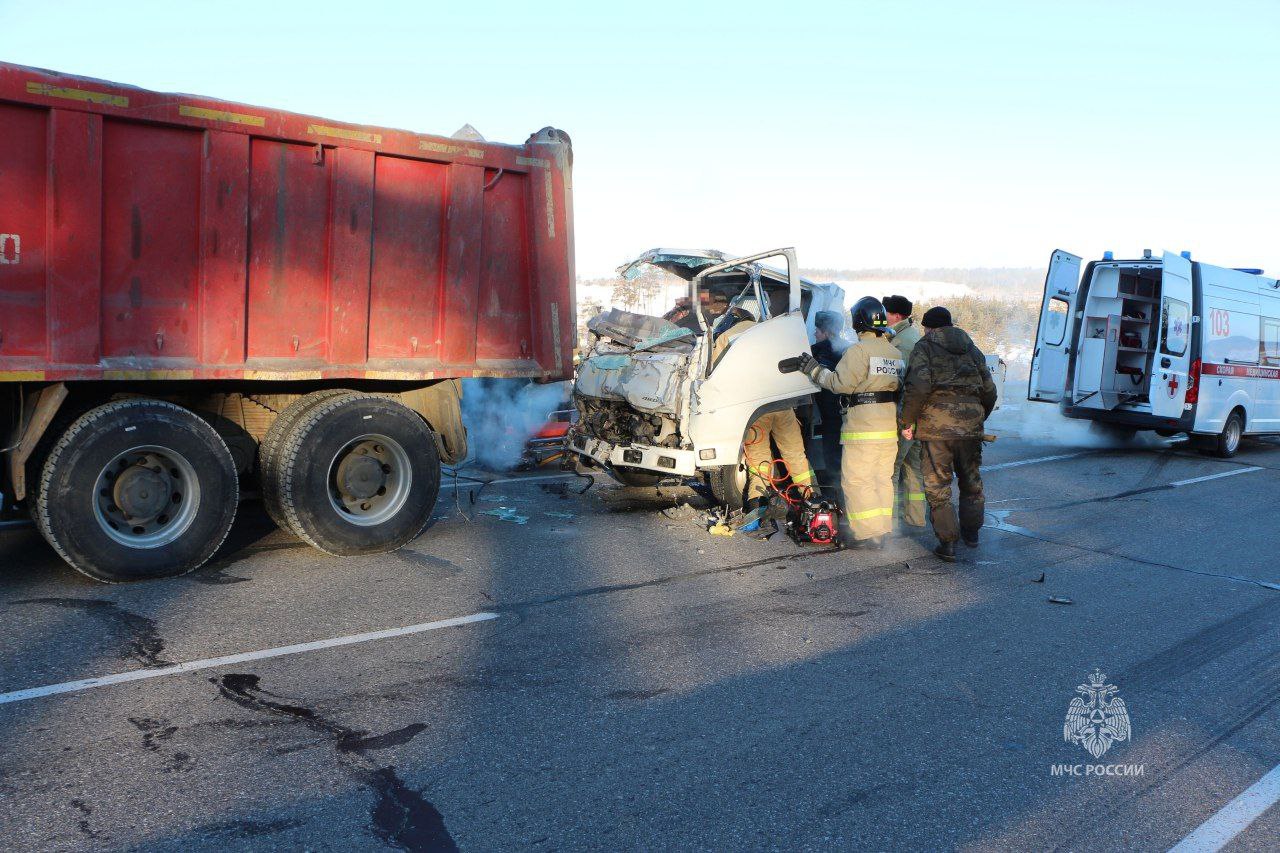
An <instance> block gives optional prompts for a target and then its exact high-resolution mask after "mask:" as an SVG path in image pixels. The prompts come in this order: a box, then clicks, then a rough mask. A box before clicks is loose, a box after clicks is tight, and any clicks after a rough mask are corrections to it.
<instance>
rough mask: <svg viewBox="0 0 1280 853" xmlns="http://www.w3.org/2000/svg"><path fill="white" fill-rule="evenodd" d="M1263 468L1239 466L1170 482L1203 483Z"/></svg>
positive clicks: (1175, 483)
mask: <svg viewBox="0 0 1280 853" xmlns="http://www.w3.org/2000/svg"><path fill="white" fill-rule="evenodd" d="M1261 470H1262V468H1259V467H1258V466H1256V465H1255V466H1252V467H1249V468H1237V469H1235V470H1234V471H1223V472H1222V473H1221V474H1209V475H1208V476H1205V477H1192V478H1191V479H1190V480H1176V481H1174V482H1172V483H1170V484H1169V485H1170V486H1189V485H1191V484H1192V483H1203V482H1204V481H1205V480H1220V479H1222V478H1223V477H1234V476H1235V475H1236V474H1248V473H1249V472H1250V471H1261Z"/></svg>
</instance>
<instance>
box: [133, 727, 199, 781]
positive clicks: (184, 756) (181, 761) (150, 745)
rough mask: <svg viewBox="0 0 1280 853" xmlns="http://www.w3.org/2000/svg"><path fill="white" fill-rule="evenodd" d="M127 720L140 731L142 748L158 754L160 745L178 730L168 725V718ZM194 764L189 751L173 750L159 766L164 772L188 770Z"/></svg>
mask: <svg viewBox="0 0 1280 853" xmlns="http://www.w3.org/2000/svg"><path fill="white" fill-rule="evenodd" d="M129 722H130V723H131V724H132V725H133V727H134V728H135V729H137V730H138V731H140V732H142V748H143V749H145V750H146V751H147V752H154V753H157V754H159V753H160V752H161V751H162V749H161V748H162V746H163V745H164V744H165V743H166V742H167V741H169V740H170V739H171V738H172V737H173V736H174V735H175V734H177V732H178V727H177V726H172V725H169V721H168V720H153V719H151V718H150V717H130V718H129ZM194 764H195V759H193V758H192V757H191V755H190V753H186V752H174V753H173V754H172V755H170V756H168V759H167V760H166V762H165V764H164V766H163V767H162V768H160V769H161V770H162V771H163V772H165V773H170V772H173V771H174V770H190V769H191V767H192V766H193V765H194Z"/></svg>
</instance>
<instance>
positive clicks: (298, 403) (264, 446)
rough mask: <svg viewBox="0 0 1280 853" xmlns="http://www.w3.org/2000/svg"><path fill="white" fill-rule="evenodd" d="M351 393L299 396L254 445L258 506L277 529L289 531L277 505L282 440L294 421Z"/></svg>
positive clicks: (331, 390)
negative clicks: (259, 488)
mask: <svg viewBox="0 0 1280 853" xmlns="http://www.w3.org/2000/svg"><path fill="white" fill-rule="evenodd" d="M354 393H355V392H354V391H347V390H344V389H342V388H326V389H324V390H323V391H312V392H311V393H310V394H303V395H302V396H301V397H299V398H298V399H296V400H294V401H293V402H292V403H290V404H289V405H288V406H286V407H285V409H284V411H282V412H281V413H280V414H279V415H277V416H276V419H275V420H274V421H272V422H271V426H270V427H269V428H268V429H267V434H266V435H265V436H263V437H262V443H261V444H259V445H258V483H259V485H260V486H261V487H262V504H263V506H264V507H266V510H267V515H269V516H271V520H272V521H274V522H275V523H276V526H277V527H279V528H280V529H282V530H288V529H289V522H288V521H286V520H285V512H284V507H283V506H281V504H280V482H279V469H280V448H281V446H282V445H283V444H284V442H285V439H287V438H288V437H289V433H290V432H291V431H292V430H293V427H294V425H295V424H297V423H298V419H299V418H301V417H302V416H303V415H305V414H306V413H307V412H309V411H311V410H312V409H313V408H315V407H316V406H318V405H319V404H320V403H323V402H324V401H325V400H331V399H333V398H334V397H337V396H339V395H342V394H354Z"/></svg>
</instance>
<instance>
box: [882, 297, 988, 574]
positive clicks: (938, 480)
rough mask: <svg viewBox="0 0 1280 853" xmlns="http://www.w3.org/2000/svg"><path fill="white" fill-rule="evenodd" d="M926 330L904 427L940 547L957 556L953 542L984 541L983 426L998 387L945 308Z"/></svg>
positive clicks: (915, 355)
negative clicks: (954, 486)
mask: <svg viewBox="0 0 1280 853" xmlns="http://www.w3.org/2000/svg"><path fill="white" fill-rule="evenodd" d="M921 325H922V326H923V327H924V329H925V335H924V337H923V338H921V339H920V342H919V343H918V344H916V346H915V348H914V349H913V350H912V352H911V361H910V363H909V364H908V365H907V378H906V381H905V383H904V385H903V395H902V409H901V411H900V412H899V413H898V427H899V429H900V430H901V431H902V437H903V438H905V439H908V440H910V439H915V440H916V441H919V442H920V447H921V456H922V462H923V468H924V491H925V497H926V499H927V501H928V503H929V517H930V519H931V520H932V521H933V532H934V533H935V534H936V535H937V537H938V547H937V548H935V549H934V553H935V554H937V555H938V556H939V557H941V558H942V559H944V560H947V561H948V562H952V561H954V560H955V541H956V540H957V539H963V540H964V543H965V544H966V545H968V546H970V547H977V545H978V531H979V530H981V529H982V521H983V513H984V511H985V502H984V500H983V495H982V474H981V472H980V471H979V467H980V466H981V465H982V433H983V429H982V424H983V422H984V421H985V420H986V419H987V416H988V415H990V414H991V410H992V409H993V408H995V405H996V386H995V382H994V381H993V380H992V378H991V371H990V370H989V369H988V368H987V363H986V358H985V356H983V354H982V351H981V350H979V349H978V348H977V346H975V345H974V343H973V340H972V339H971V338H970V337H969V335H968V334H967V333H966V332H965V331H964V330H963V329H957V328H956V327H955V326H952V325H951V313H950V312H949V311H947V309H946V308H930V309H929V310H928V311H926V312H925V315H924V317H923V319H922V320H921ZM953 474H954V476H955V478H956V480H957V481H958V483H959V490H960V514H959V519H958V520H957V518H956V511H955V509H954V508H953V507H952V505H951V478H952V475H953Z"/></svg>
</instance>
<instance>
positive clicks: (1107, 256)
mask: <svg viewBox="0 0 1280 853" xmlns="http://www.w3.org/2000/svg"><path fill="white" fill-rule="evenodd" d="M1102 259H1103V260H1104V261H1114V260H1115V259H1116V253H1115V252H1112V251H1110V250H1108V251H1106V252H1103V253H1102Z"/></svg>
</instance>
